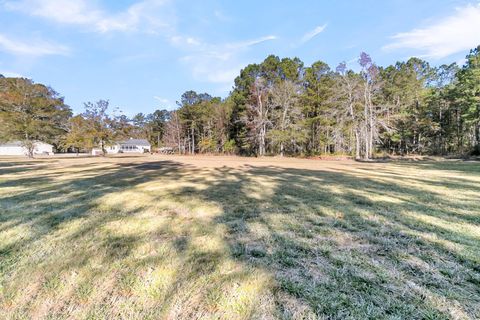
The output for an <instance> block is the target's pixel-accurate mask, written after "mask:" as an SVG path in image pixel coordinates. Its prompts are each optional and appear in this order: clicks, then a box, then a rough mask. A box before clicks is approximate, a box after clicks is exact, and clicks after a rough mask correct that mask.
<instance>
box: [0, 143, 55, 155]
mask: <svg viewBox="0 0 480 320" xmlns="http://www.w3.org/2000/svg"><path fill="white" fill-rule="evenodd" d="M33 154H34V155H53V146H52V145H51V144H48V143H45V142H42V141H37V142H35V143H34V149H33ZM26 155H28V150H27V148H25V147H24V146H23V145H22V142H21V141H12V142H7V143H0V156H26Z"/></svg>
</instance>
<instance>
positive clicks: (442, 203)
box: [185, 166, 480, 319]
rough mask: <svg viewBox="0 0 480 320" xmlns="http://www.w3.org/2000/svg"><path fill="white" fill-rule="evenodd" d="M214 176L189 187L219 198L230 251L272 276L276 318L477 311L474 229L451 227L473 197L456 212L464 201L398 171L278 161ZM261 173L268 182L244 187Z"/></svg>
mask: <svg viewBox="0 0 480 320" xmlns="http://www.w3.org/2000/svg"><path fill="white" fill-rule="evenodd" d="M435 170H439V168H436V169H435ZM440 170H441V168H440ZM455 170H457V171H461V170H462V167H461V166H457V167H456V168H455ZM469 172H470V171H469ZM214 175H215V178H216V179H215V181H216V182H214V183H212V184H211V186H210V187H209V188H208V189H206V190H202V191H197V195H198V196H199V197H202V198H203V199H205V200H206V201H209V202H214V203H216V204H218V205H220V206H222V208H223V215H222V216H221V217H219V218H218V219H217V222H218V223H220V224H223V225H225V226H227V227H228V229H229V237H228V239H226V240H227V241H228V243H229V244H230V250H231V254H232V256H233V257H235V258H236V259H239V260H241V261H243V262H245V263H247V264H253V265H255V266H259V267H262V268H264V269H266V270H269V271H271V272H272V273H273V274H275V278H276V280H277V282H278V287H277V290H278V291H277V294H276V298H277V305H278V308H279V314H281V315H282V316H284V317H287V318H288V317H297V316H299V313H302V312H303V313H305V312H306V313H308V312H311V313H312V314H314V315H316V316H326V317H328V318H372V319H373V318H385V317H390V316H392V317H398V318H436V319H437V318H453V317H457V316H458V317H467V318H468V317H470V318H477V317H479V316H480V307H479V306H480V268H479V263H480V256H479V255H478V251H477V250H478V249H477V248H478V247H479V246H480V235H479V234H474V233H473V232H472V231H470V232H468V231H469V230H468V229H467V230H462V229H458V230H457V229H454V228H450V225H449V224H451V223H457V224H459V225H465V224H467V225H470V226H472V227H475V226H478V221H479V218H480V217H479V212H480V205H479V203H478V202H477V203H474V202H472V203H470V205H469V208H468V210H470V213H471V215H468V216H465V215H458V214H457V213H456V209H460V208H462V206H463V204H462V203H456V202H454V201H451V200H449V199H448V198H446V197H444V196H441V195H438V194H436V193H434V192H428V191H425V190H423V189H417V188H415V187H411V186H408V187H405V186H402V185H403V183H405V182H408V181H407V180H408V178H404V179H402V178H401V177H395V180H396V181H397V183H396V184H393V183H388V182H382V181H377V180H376V179H375V178H365V177H358V176H356V175H355V174H347V173H339V172H334V173H332V172H327V171H321V170H317V171H315V170H300V169H285V168H276V167H262V168H257V167H249V168H246V169H244V170H230V169H216V171H215V173H214ZM262 179H263V180H266V181H268V182H269V185H266V186H263V187H262V186H260V187H259V188H258V189H252V188H251V187H252V186H254V185H255V184H256V183H257V181H259V180H262ZM440 183H441V182H440ZM461 183H462V182H456V183H455V186H454V187H453V188H458V189H461ZM472 186H476V187H478V184H477V185H475V184H472V183H470V184H469V185H468V184H467V186H466V187H465V188H466V189H471V188H472ZM269 188H270V190H269ZM333 190H338V191H337V192H333ZM191 192H192V190H191V189H187V190H185V193H191ZM255 192H258V193H257V194H256V193H255ZM479 195H480V194H479ZM376 196H384V197H390V199H386V198H380V199H378V200H376V199H375V198H376ZM392 200H393V201H392ZM431 218H432V219H431ZM475 230H478V229H475ZM303 303H307V304H308V306H309V311H308V312H307V311H305V308H304V306H303ZM306 313H305V314H304V315H303V316H308V314H306Z"/></svg>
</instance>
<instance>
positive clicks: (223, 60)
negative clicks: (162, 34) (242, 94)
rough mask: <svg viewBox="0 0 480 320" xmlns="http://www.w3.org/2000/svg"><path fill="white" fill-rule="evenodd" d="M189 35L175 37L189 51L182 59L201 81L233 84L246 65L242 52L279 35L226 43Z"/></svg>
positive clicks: (177, 42) (178, 43)
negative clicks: (201, 39) (190, 39)
mask: <svg viewBox="0 0 480 320" xmlns="http://www.w3.org/2000/svg"><path fill="white" fill-rule="evenodd" d="M188 39H189V38H188V37H177V38H175V40H176V42H175V43H176V44H177V45H179V46H181V48H183V49H184V50H185V51H188V52H189V53H188V54H187V55H186V56H184V57H182V58H181V59H180V60H181V62H183V63H184V64H186V65H188V66H189V68H191V70H192V74H193V76H194V77H195V78H196V79H197V80H200V81H206V82H211V83H217V84H223V88H225V85H226V84H232V83H233V80H234V79H235V77H236V76H237V75H238V73H239V71H240V69H241V68H242V67H244V66H245V61H243V60H242V54H244V53H245V52H247V51H248V50H249V49H251V47H253V46H256V45H260V44H262V43H265V42H267V41H272V40H276V39H277V37H276V36H273V35H268V36H264V37H260V38H256V39H251V40H246V41H237V42H230V43H224V44H210V43H206V42H202V41H200V40H198V39H195V41H188Z"/></svg>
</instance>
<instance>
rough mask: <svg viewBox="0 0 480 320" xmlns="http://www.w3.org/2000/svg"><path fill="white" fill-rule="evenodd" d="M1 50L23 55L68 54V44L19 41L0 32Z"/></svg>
mask: <svg viewBox="0 0 480 320" xmlns="http://www.w3.org/2000/svg"><path fill="white" fill-rule="evenodd" d="M0 51H4V52H8V53H10V54H13V55H21V56H46V55H67V54H68V53H69V49H68V48H67V47H66V46H63V45H59V44H54V43H50V42H45V41H41V40H31V41H28V42H26V41H19V40H14V39H11V38H9V37H7V36H5V35H2V34H0Z"/></svg>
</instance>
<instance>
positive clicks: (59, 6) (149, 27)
mask: <svg viewBox="0 0 480 320" xmlns="http://www.w3.org/2000/svg"><path fill="white" fill-rule="evenodd" d="M166 2H167V0H144V1H140V2H138V3H135V4H133V5H131V6H130V7H128V8H127V9H126V10H124V11H121V12H118V13H114V14H111V13H108V12H106V11H105V10H102V9H101V8H99V7H98V6H97V5H95V3H94V2H93V1H92V0H75V1H73V0H21V1H7V2H6V3H5V8H6V9H8V10H13V11H19V12H23V13H26V14H28V15H31V16H37V17H41V18H44V19H47V20H50V21H53V22H56V23H60V24H70V25H80V26H83V27H85V28H86V29H88V30H93V31H96V32H100V33H106V32H110V31H138V30H139V29H140V28H141V29H142V31H146V32H156V30H157V29H159V28H163V27H165V26H166V25H167V23H165V21H162V19H160V17H159V15H158V9H159V8H160V7H162V6H164V5H165V3H166Z"/></svg>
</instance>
